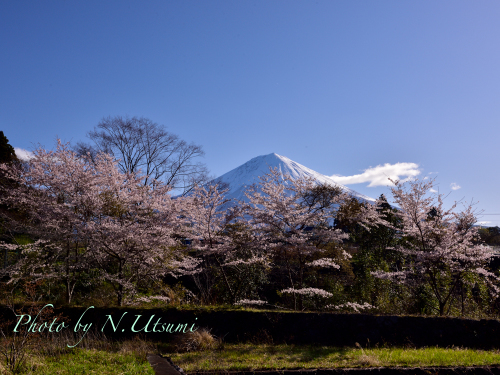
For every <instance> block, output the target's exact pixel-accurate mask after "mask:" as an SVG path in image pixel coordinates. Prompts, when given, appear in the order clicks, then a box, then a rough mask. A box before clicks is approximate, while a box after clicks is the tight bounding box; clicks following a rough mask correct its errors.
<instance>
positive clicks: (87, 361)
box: [1, 348, 154, 375]
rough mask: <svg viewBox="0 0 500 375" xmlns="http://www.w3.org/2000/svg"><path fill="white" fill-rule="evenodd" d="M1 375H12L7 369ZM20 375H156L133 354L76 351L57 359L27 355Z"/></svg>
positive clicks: (88, 350)
mask: <svg viewBox="0 0 500 375" xmlns="http://www.w3.org/2000/svg"><path fill="white" fill-rule="evenodd" d="M1 373H2V374H11V373H12V372H10V371H8V370H7V369H6V368H5V367H3V368H2V371H1ZM18 373H20V374H40V375H70V374H75V375H76V374H81V375H84V374H85V375H87V374H99V375H119V374H123V375H136V374H146V375H147V374H149V375H154V371H153V369H152V368H151V366H150V365H149V363H148V362H147V361H146V360H145V359H142V358H138V357H137V356H135V355H133V354H127V353H116V352H106V351H103V350H96V349H79V348H75V349H73V350H71V351H70V352H68V353H65V354H61V355H58V356H40V355H28V358H27V361H26V364H25V365H24V366H23V367H22V368H21V369H20V371H19V372H18Z"/></svg>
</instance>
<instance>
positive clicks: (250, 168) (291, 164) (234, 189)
mask: <svg viewBox="0 0 500 375" xmlns="http://www.w3.org/2000/svg"><path fill="white" fill-rule="evenodd" d="M270 168H276V169H277V170H278V171H279V172H281V174H282V175H285V174H288V175H290V176H291V177H292V179H299V178H312V179H314V180H316V181H317V182H318V184H327V185H332V186H339V187H340V188H341V189H342V190H343V191H345V192H348V193H350V194H352V195H354V196H355V197H357V198H360V199H362V200H366V201H370V202H374V201H375V199H373V198H369V197H367V196H365V195H362V194H359V193H357V192H355V191H354V190H351V189H349V188H348V187H346V186H344V185H341V184H338V183H336V182H335V181H333V180H332V179H331V178H330V177H328V176H325V175H323V174H321V173H318V172H316V171H313V170H312V169H310V168H307V167H305V166H303V165H302V164H299V163H297V162H295V161H293V160H291V159H289V158H287V157H286V156H282V155H278V154H276V153H271V154H268V155H261V156H257V157H255V158H253V159H250V160H249V161H247V162H246V163H244V164H242V165H240V166H239V167H237V168H235V169H233V170H231V171H229V172H227V173H225V174H223V175H222V176H220V177H217V178H216V179H214V180H212V181H210V182H209V184H212V183H220V184H223V185H226V184H227V186H228V188H229V191H228V192H227V194H226V197H227V198H230V199H231V198H234V199H237V200H243V201H247V198H246V196H245V193H244V192H245V190H246V188H247V187H248V186H250V185H252V184H254V183H258V182H259V181H260V180H259V176H263V175H264V174H266V173H269V169H270Z"/></svg>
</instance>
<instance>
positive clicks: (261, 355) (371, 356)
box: [165, 344, 500, 372]
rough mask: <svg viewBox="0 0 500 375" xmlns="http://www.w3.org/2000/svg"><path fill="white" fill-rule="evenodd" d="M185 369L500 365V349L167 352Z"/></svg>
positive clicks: (260, 348) (263, 347) (247, 347)
mask: <svg viewBox="0 0 500 375" xmlns="http://www.w3.org/2000/svg"><path fill="white" fill-rule="evenodd" d="M165 354H167V355H168V356H170V357H171V358H172V361H173V362H174V363H175V364H177V365H178V366H180V367H181V368H183V369H184V370H185V371H187V372H190V371H202V370H261V369H262V370H263V369H285V368H286V369H297V368H334V367H378V366H387V367H393V366H402V367H427V366H482V365H496V364H500V351H482V350H473V349H460V348H451V349H443V348H423V349H405V348H374V349H360V348H335V347H315V346H294V345H251V344H234V345H230V344H226V345H225V346H224V349H223V350H213V351H202V352H192V353H165Z"/></svg>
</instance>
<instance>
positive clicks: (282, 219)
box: [246, 169, 350, 309]
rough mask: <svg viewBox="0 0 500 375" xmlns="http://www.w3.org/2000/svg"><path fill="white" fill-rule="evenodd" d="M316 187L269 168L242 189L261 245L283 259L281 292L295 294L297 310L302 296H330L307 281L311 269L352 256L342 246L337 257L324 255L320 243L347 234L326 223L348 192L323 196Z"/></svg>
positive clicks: (336, 264) (334, 264)
mask: <svg viewBox="0 0 500 375" xmlns="http://www.w3.org/2000/svg"><path fill="white" fill-rule="evenodd" d="M315 187H316V185H315V183H314V181H313V180H307V179H297V180H294V179H292V178H291V177H290V176H289V175H282V174H281V172H280V171H278V170H277V169H271V170H270V173H268V174H266V175H264V176H263V177H261V181H260V184H256V185H254V186H253V187H251V188H250V189H249V191H248V192H247V193H246V195H247V197H248V199H249V201H250V204H249V205H247V209H246V214H247V215H248V216H249V217H250V218H251V220H250V223H251V224H252V226H253V227H254V231H255V233H256V236H257V237H258V238H260V239H261V246H262V247H263V248H264V249H266V250H267V251H268V252H269V253H270V254H272V256H273V257H274V259H275V260H276V259H278V258H279V259H280V261H281V262H282V264H284V266H285V270H284V272H285V274H286V275H287V278H288V282H289V287H288V288H285V289H283V290H282V291H281V293H284V294H286V293H290V294H292V295H293V298H294V308H295V309H297V307H298V306H297V302H299V303H300V305H302V302H303V298H302V297H303V296H307V297H312V296H319V297H330V296H331V294H330V293H329V292H327V291H325V290H323V289H319V288H310V287H307V286H306V280H305V276H306V272H307V271H308V270H309V269H312V268H315V267H321V268H330V269H339V268H340V262H341V261H342V260H345V259H348V258H349V257H350V255H349V254H347V253H346V252H345V251H343V250H341V251H340V252H339V253H338V256H337V257H336V258H331V257H328V256H327V255H326V250H325V248H324V245H326V244H328V243H331V242H335V243H340V242H342V240H343V239H345V238H347V235H346V234H345V233H343V232H342V231H340V230H337V229H334V228H333V227H332V226H331V225H330V222H331V221H332V218H333V217H334V212H335V210H336V208H338V205H339V204H340V202H341V201H342V200H343V199H346V198H347V195H346V194H344V193H342V192H341V191H336V192H334V193H333V194H332V195H331V197H330V199H329V200H328V201H325V200H322V199H317V197H315V196H314V195H311V191H314V190H315ZM275 263H276V262H275ZM297 296H299V301H297ZM300 308H302V306H300Z"/></svg>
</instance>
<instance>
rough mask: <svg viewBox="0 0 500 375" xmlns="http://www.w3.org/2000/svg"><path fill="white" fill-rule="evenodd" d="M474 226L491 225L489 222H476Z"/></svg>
mask: <svg viewBox="0 0 500 375" xmlns="http://www.w3.org/2000/svg"><path fill="white" fill-rule="evenodd" d="M476 224H477V225H486V226H487V225H488V224H491V221H478V222H477V223H476Z"/></svg>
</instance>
